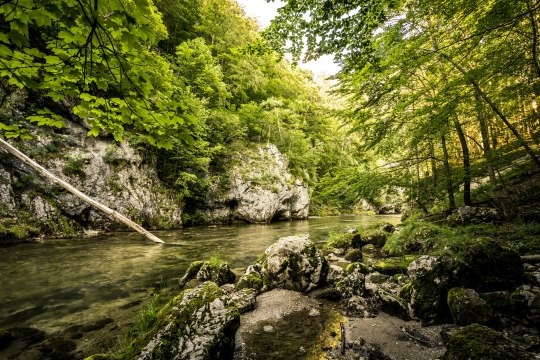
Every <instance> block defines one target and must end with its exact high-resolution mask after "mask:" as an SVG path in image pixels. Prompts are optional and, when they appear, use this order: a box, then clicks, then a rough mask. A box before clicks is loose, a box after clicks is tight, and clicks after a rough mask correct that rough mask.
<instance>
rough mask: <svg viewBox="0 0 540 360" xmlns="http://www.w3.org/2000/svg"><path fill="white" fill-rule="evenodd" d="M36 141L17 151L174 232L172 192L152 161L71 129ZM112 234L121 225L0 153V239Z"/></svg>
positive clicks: (176, 211)
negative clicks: (105, 231)
mask: <svg viewBox="0 0 540 360" xmlns="http://www.w3.org/2000/svg"><path fill="white" fill-rule="evenodd" d="M36 135H37V139H36V140H32V141H28V142H25V143H24V144H19V145H18V146H19V147H20V148H21V150H23V151H24V152H25V153H27V154H28V155H29V156H31V157H32V158H34V159H35V160H37V161H38V162H39V163H40V164H42V165H43V166H44V167H45V168H47V169H48V170H49V171H51V172H52V173H54V174H55V175H57V176H60V177H61V178H63V179H65V180H66V181H68V182H69V183H70V184H72V185H73V186H75V187H76V188H77V189H79V190H81V191H82V192H84V193H85V194H86V195H88V196H90V197H92V198H94V199H95V200H97V201H99V202H102V203H103V204H105V205H107V206H109V207H111V208H112V209H114V210H117V211H118V212H120V213H122V214H124V215H126V216H128V217H130V218H131V219H132V220H134V221H137V222H139V223H141V224H143V225H144V226H146V227H148V228H151V229H152V228H177V227H181V225H182V221H181V206H180V204H179V203H178V201H176V200H175V197H174V194H172V192H170V191H169V190H167V189H166V188H165V187H164V186H163V185H162V183H161V182H160V181H159V179H158V176H157V173H156V170H155V165H154V164H153V163H152V161H151V160H145V159H143V158H142V157H141V155H140V154H139V153H138V152H137V151H135V150H134V149H133V148H132V147H130V145H129V144H127V143H125V142H124V143H122V144H115V143H114V142H112V141H111V140H107V139H103V138H97V139H96V138H89V137H87V136H86V130H85V129H84V128H83V127H81V126H79V125H76V124H68V126H67V128H65V129H62V130H61V131H60V132H57V133H51V132H49V133H47V134H45V133H40V134H36ZM117 229H123V227H122V225H121V224H118V223H116V222H114V221H112V220H110V219H109V218H108V217H106V216H104V215H103V214H102V213H101V212H99V211H97V210H94V208H92V207H91V206H89V205H87V204H86V203H84V202H82V201H80V200H78V199H77V198H76V197H75V196H73V195H71V194H70V193H68V192H66V191H64V190H63V189H61V188H59V187H57V186H55V185H52V184H50V183H49V182H47V181H45V180H43V179H42V178H40V177H39V176H38V175H36V174H35V173H34V172H33V171H32V170H31V169H30V168H29V167H27V166H26V165H24V164H22V163H21V162H20V161H18V160H16V159H15V158H14V157H12V156H10V155H8V154H7V153H4V152H2V151H0V241H1V240H2V237H3V238H4V240H6V239H7V238H8V237H18V238H24V237H27V236H30V237H31V236H40V235H45V236H66V235H75V234H78V233H82V232H87V231H91V230H117Z"/></svg>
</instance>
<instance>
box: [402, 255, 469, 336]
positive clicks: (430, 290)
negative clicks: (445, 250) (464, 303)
mask: <svg viewBox="0 0 540 360" xmlns="http://www.w3.org/2000/svg"><path fill="white" fill-rule="evenodd" d="M411 265H412V264H411ZM425 266H426V267H425V268H421V267H420V268H416V269H415V273H414V276H411V277H412V279H413V280H412V283H411V286H410V304H409V307H410V309H411V312H412V314H411V315H412V316H413V317H415V318H417V319H419V320H421V321H422V324H424V325H433V324H438V323H443V322H449V321H450V320H451V314H450V310H449V308H448V305H447V301H446V300H447V299H446V298H447V295H448V291H449V290H450V289H451V288H453V287H455V286H458V285H457V283H458V281H457V279H458V278H459V275H458V274H459V271H460V268H461V266H462V264H460V263H459V262H458V261H457V260H456V259H454V258H452V257H451V256H448V255H443V256H441V257H439V258H438V259H436V260H435V261H433V262H425Z"/></svg>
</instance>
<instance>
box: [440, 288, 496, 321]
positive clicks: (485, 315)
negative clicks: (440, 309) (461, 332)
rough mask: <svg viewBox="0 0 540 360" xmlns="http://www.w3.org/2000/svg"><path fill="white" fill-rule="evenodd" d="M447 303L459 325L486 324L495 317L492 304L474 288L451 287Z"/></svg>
mask: <svg viewBox="0 0 540 360" xmlns="http://www.w3.org/2000/svg"><path fill="white" fill-rule="evenodd" d="M447 303H448V307H449V308H450V313H451V314H452V318H453V319H454V323H455V324H458V325H468V324H472V323H478V324H486V323H488V322H489V321H491V319H492V317H493V311H492V309H491V306H489V305H488V303H487V302H486V301H485V300H483V299H482V298H481V297H480V296H479V295H478V294H477V293H476V291H474V290H472V289H466V288H461V287H456V288H452V289H450V291H448V297H447Z"/></svg>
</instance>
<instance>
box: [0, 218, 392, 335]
mask: <svg viewBox="0 0 540 360" xmlns="http://www.w3.org/2000/svg"><path fill="white" fill-rule="evenodd" d="M382 221H385V222H389V223H392V224H397V223H399V216H392V215H384V216H336V217H325V218H312V219H309V220H305V221H292V222H277V223H273V224H267V225H248V224H242V225H219V226H208V227H194V228H187V229H182V230H174V231H157V232H155V234H156V235H157V236H159V237H161V238H162V239H163V240H164V241H165V242H166V243H167V244H165V245H158V244H154V243H152V242H150V241H148V240H145V239H143V238H142V236H140V235H139V234H136V233H113V234H107V235H103V236H97V237H91V238H79V239H69V240H65V239H63V240H44V241H43V242H41V243H30V244H19V245H15V246H9V247H2V248H0V304H1V306H0V328H9V327H33V328H36V329H39V330H42V331H45V332H47V333H61V332H65V331H66V329H70V328H73V327H74V326H84V325H86V324H92V323H95V322H96V321H97V320H101V319H107V321H105V322H104V323H115V322H116V323H117V324H118V325H117V326H116V328H118V327H121V326H123V325H122V321H120V319H121V318H123V319H125V318H128V317H133V316H134V315H135V313H136V312H137V311H138V310H140V308H141V306H143V305H144V304H146V303H147V302H148V301H149V300H148V299H149V298H150V296H151V293H152V292H153V291H155V289H159V288H174V286H175V284H176V281H177V280H178V278H179V277H181V275H182V274H183V272H184V271H185V269H187V267H188V265H189V264H190V263H191V262H192V261H194V260H201V259H205V258H209V257H211V256H218V257H220V258H222V259H223V260H226V261H228V262H229V263H230V264H231V267H232V268H233V269H234V271H235V273H237V274H241V273H242V271H243V269H244V268H245V267H247V266H248V265H249V264H252V263H253V262H254V261H255V259H256V258H257V257H258V256H259V255H260V254H262V253H263V252H264V250H265V249H266V248H267V247H268V246H269V245H270V244H272V243H274V242H275V241H276V240H277V239H278V238H280V237H282V236H288V235H294V234H303V233H309V235H310V237H311V240H312V241H314V242H315V243H318V244H321V243H323V242H325V241H326V240H327V239H328V234H329V233H330V232H338V231H343V230H346V229H348V228H352V227H357V226H366V225H371V224H374V223H377V222H382ZM132 320H133V319H132ZM125 324H127V325H129V322H127V323H125ZM90 330H91V329H90Z"/></svg>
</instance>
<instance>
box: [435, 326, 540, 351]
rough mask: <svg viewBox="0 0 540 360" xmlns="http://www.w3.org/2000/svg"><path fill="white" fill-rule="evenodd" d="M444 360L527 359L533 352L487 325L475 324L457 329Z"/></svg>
mask: <svg viewBox="0 0 540 360" xmlns="http://www.w3.org/2000/svg"><path fill="white" fill-rule="evenodd" d="M446 347H447V350H446V353H445V354H444V355H443V357H442V360H469V359H475V360H526V359H531V358H532V354H529V353H527V352H526V351H524V350H523V349H522V348H521V347H520V346H519V345H518V343H516V342H515V341H512V340H510V339H508V338H506V337H505V336H504V335H503V334H501V333H499V332H497V331H495V330H493V329H490V328H488V327H486V326H482V325H478V324H473V325H469V326H466V327H464V328H463V329H460V330H458V331H456V332H455V333H454V334H453V335H452V337H451V338H450V341H449V342H448V344H447V345H446Z"/></svg>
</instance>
